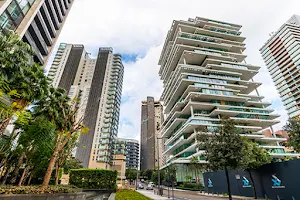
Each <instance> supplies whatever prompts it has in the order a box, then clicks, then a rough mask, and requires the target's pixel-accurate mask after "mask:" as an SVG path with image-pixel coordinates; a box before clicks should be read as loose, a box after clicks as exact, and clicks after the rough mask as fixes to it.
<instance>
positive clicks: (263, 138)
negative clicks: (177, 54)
mask: <svg viewBox="0 0 300 200" xmlns="http://www.w3.org/2000/svg"><path fill="white" fill-rule="evenodd" d="M258 141H261V142H266V143H272V142H285V141H287V139H286V138H279V137H262V138H259V139H258Z"/></svg>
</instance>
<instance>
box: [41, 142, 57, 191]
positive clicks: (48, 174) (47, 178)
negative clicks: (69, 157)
mask: <svg viewBox="0 0 300 200" xmlns="http://www.w3.org/2000/svg"><path fill="white" fill-rule="evenodd" d="M58 149H59V144H58V145H57V147H56V148H55V149H54V152H53V154H52V156H51V159H50V161H49V164H48V168H47V171H46V174H45V176H44V181H43V184H42V189H45V188H46V187H47V186H48V185H49V181H50V178H51V174H52V171H53V168H54V165H55V162H56V158H57V154H58Z"/></svg>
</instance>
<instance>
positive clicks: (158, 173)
mask: <svg viewBox="0 0 300 200" xmlns="http://www.w3.org/2000/svg"><path fill="white" fill-rule="evenodd" d="M156 138H157V141H158V140H161V139H164V138H166V137H160V138H159V137H156ZM157 143H158V142H157ZM157 155H158V158H157V166H158V171H157V179H158V186H157V188H158V193H159V195H162V193H161V191H160V169H159V168H160V166H159V145H158V148H157Z"/></svg>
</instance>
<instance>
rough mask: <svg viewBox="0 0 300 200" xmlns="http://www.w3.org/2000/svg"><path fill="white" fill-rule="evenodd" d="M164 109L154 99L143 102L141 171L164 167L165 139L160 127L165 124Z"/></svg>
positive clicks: (148, 98)
mask: <svg viewBox="0 0 300 200" xmlns="http://www.w3.org/2000/svg"><path fill="white" fill-rule="evenodd" d="M162 111H163V107H162V105H161V103H160V102H159V101H154V98H153V97H147V100H146V101H142V116H141V155H140V169H141V170H145V169H155V168H157V167H158V164H160V165H162V162H163V157H162V156H161V154H162V152H163V141H162V140H163V139H162V138H161V135H160V127H161V124H162V122H163V118H164V116H163V113H162Z"/></svg>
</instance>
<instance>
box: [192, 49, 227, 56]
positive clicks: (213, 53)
mask: <svg viewBox="0 0 300 200" xmlns="http://www.w3.org/2000/svg"><path fill="white" fill-rule="evenodd" d="M194 51H195V52H196V53H203V54H206V55H214V56H223V55H222V54H221V53H217V52H212V51H204V50H194Z"/></svg>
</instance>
